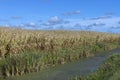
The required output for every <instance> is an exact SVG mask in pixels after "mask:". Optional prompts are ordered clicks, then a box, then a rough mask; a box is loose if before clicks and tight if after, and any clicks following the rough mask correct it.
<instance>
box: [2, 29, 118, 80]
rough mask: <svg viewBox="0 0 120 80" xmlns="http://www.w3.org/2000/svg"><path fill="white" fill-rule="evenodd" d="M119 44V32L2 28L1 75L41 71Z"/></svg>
mask: <svg viewBox="0 0 120 80" xmlns="http://www.w3.org/2000/svg"><path fill="white" fill-rule="evenodd" d="M119 44H120V35H118V34H110V33H99V32H90V31H37V30H36V31H35V30H22V29H14V28H0V78H3V77H10V76H17V75H23V74H26V73H31V72H38V71H40V70H43V69H46V68H49V67H53V66H56V65H58V64H65V63H68V62H72V61H75V60H78V59H81V58H86V57H90V56H94V55H95V53H97V52H101V51H107V50H111V49H115V48H117V47H119V46H120V45H119Z"/></svg>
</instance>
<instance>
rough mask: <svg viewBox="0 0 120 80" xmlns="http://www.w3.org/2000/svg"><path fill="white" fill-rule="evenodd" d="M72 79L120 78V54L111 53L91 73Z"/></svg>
mask: <svg viewBox="0 0 120 80" xmlns="http://www.w3.org/2000/svg"><path fill="white" fill-rule="evenodd" d="M72 80H120V54H117V55H113V56H112V57H110V58H109V59H108V60H106V61H105V62H104V64H103V65H102V66H101V67H100V68H99V69H98V70H97V71H96V72H95V73H93V74H91V75H89V76H87V77H83V76H82V77H75V78H74V79H72Z"/></svg>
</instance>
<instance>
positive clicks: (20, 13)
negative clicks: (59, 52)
mask: <svg viewBox="0 0 120 80" xmlns="http://www.w3.org/2000/svg"><path fill="white" fill-rule="evenodd" d="M119 6H120V0H0V26H4V27H19V28H23V29H37V30H38V29H39V30H91V31H100V32H114V33H120V9H119Z"/></svg>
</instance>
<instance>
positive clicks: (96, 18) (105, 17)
mask: <svg viewBox="0 0 120 80" xmlns="http://www.w3.org/2000/svg"><path fill="white" fill-rule="evenodd" d="M109 18H112V16H111V15H104V16H100V17H93V18H89V20H99V19H109Z"/></svg>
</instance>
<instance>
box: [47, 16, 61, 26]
mask: <svg viewBox="0 0 120 80" xmlns="http://www.w3.org/2000/svg"><path fill="white" fill-rule="evenodd" d="M62 21H63V20H62V19H60V18H59V17H58V16H54V17H51V18H50V19H49V20H48V22H49V23H50V24H53V25H55V24H58V23H61V22H62Z"/></svg>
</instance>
